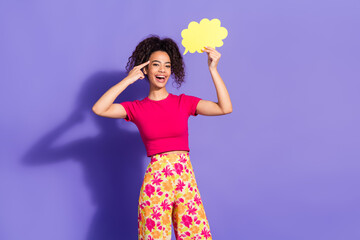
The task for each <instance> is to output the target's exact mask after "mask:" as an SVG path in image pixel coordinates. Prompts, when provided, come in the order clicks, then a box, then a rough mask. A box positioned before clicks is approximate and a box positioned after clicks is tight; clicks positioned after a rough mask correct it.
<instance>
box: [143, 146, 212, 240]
mask: <svg viewBox="0 0 360 240" xmlns="http://www.w3.org/2000/svg"><path fill="white" fill-rule="evenodd" d="M171 223H173V226H174V232H175V236H176V239H177V240H199V239H206V240H211V239H212V237H211V234H210V227H209V223H208V220H207V218H206V215H205V210H204V206H203V203H202V201H201V197H200V193H199V189H198V187H197V184H196V180H195V175H194V172H193V168H192V165H191V163H190V156H189V152H187V153H165V154H161V153H159V154H155V155H153V156H151V159H150V163H149V165H148V167H147V169H146V172H145V176H144V181H143V184H142V186H141V190H140V197H139V207H138V236H139V238H138V239H139V240H156V239H162V240H163V239H164V240H170V239H171Z"/></svg>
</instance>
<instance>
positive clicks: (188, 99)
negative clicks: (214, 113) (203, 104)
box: [184, 94, 201, 116]
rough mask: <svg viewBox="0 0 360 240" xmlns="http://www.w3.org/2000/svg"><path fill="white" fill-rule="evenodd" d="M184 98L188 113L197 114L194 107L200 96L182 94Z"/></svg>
mask: <svg viewBox="0 0 360 240" xmlns="http://www.w3.org/2000/svg"><path fill="white" fill-rule="evenodd" d="M184 100H185V106H186V108H187V110H188V113H189V115H192V116H197V115H198V113H196V107H197V105H198V103H199V101H200V100H201V98H199V97H195V96H190V95H186V94H184Z"/></svg>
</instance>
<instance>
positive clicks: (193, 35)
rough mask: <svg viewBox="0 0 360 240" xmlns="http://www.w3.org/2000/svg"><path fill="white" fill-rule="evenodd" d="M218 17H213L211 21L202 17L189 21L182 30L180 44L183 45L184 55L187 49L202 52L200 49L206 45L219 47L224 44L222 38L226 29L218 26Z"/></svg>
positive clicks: (226, 33) (192, 51) (225, 33)
mask: <svg viewBox="0 0 360 240" xmlns="http://www.w3.org/2000/svg"><path fill="white" fill-rule="evenodd" d="M220 25H221V22H220V20H219V19H217V18H214V19H212V20H211V21H210V20H209V19H207V18H204V19H202V20H201V21H200V23H197V22H191V23H189V25H188V28H187V29H184V30H182V32H181V36H182V38H183V40H182V42H181V43H182V45H183V46H184V47H185V52H184V55H185V54H186V53H187V52H188V51H189V52H190V53H194V52H195V51H197V52H199V53H202V52H203V51H201V49H203V48H204V47H205V46H208V47H212V48H215V47H221V46H222V45H224V43H223V41H222V40H223V39H225V38H226V37H227V35H228V31H227V30H226V28H224V27H220Z"/></svg>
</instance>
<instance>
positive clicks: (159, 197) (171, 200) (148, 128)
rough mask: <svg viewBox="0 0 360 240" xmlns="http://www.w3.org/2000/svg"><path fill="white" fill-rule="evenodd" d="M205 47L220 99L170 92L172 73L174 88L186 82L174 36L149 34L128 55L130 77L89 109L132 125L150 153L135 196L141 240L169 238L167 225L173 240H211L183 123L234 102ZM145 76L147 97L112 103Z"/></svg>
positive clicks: (222, 110) (224, 110) (215, 54)
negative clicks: (147, 87) (148, 89)
mask: <svg viewBox="0 0 360 240" xmlns="http://www.w3.org/2000/svg"><path fill="white" fill-rule="evenodd" d="M203 51H204V52H206V53H207V55H208V67H209V71H210V74H211V77H212V79H213V82H214V85H215V88H216V92H217V97H218V102H212V101H207V100H204V99H201V98H198V97H195V96H190V95H186V94H180V95H179V96H178V95H174V94H171V93H169V92H168V91H167V90H166V84H167V82H168V80H169V78H170V76H171V75H173V76H174V80H175V82H176V83H177V84H178V86H181V83H182V82H184V76H185V74H184V63H183V58H182V55H181V53H180V51H179V48H178V46H177V44H176V43H175V42H174V41H173V40H172V39H170V38H165V39H160V38H159V37H158V36H150V37H148V38H146V39H145V40H143V41H141V42H140V43H139V44H138V45H137V47H136V49H135V51H134V52H133V54H132V56H131V57H130V58H129V61H128V64H127V71H128V76H127V77H125V78H124V79H123V80H122V81H120V82H119V83H118V84H116V85H114V86H113V87H111V88H110V89H109V90H108V91H107V92H105V94H104V95H103V96H102V97H101V98H100V99H99V100H98V101H97V102H96V103H95V105H94V106H93V108H92V110H93V111H94V113H96V114H97V115H100V116H103V117H110V118H124V119H125V120H126V121H131V122H133V123H135V124H136V126H137V127H138V129H139V132H140V136H141V138H142V140H143V142H144V145H145V147H146V151H147V156H148V157H150V163H149V165H148V167H147V169H146V171H145V176H144V181H143V184H142V186H141V190H140V197H139V207H138V239H139V240H153V239H170V238H171V223H173V226H174V231H175V235H176V239H192V240H193V239H196V240H197V239H208V240H209V239H212V237H211V233H210V227H209V223H208V220H207V218H206V215H205V210H204V206H203V203H202V201H201V197H200V193H199V189H198V187H197V184H196V180H195V175H194V172H193V168H192V165H191V162H190V155H189V151H190V149H189V145H188V124H187V123H188V118H189V117H190V115H192V116H197V115H198V114H201V115H206V116H214V115H224V114H228V113H231V112H232V104H231V100H230V96H229V93H228V91H227V89H226V87H225V84H224V82H223V80H222V79H221V77H220V75H219V73H218V71H217V65H218V62H219V59H220V56H221V55H220V53H219V52H218V51H216V50H215V49H213V48H211V47H205V48H204V49H203ZM145 76H146V78H145ZM144 78H145V79H146V80H147V81H148V82H149V84H150V92H149V96H147V97H145V98H144V99H142V100H135V101H131V102H130V101H129V102H122V103H120V104H119V103H114V100H115V99H116V98H117V96H118V95H119V94H121V93H122V92H123V91H124V90H125V89H126V88H127V87H128V86H129V85H130V84H132V83H134V82H135V81H137V80H138V79H144Z"/></svg>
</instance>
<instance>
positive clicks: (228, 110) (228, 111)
mask: <svg viewBox="0 0 360 240" xmlns="http://www.w3.org/2000/svg"><path fill="white" fill-rule="evenodd" d="M230 113H232V108H230V109H226V110H224V115H225V114H230Z"/></svg>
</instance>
